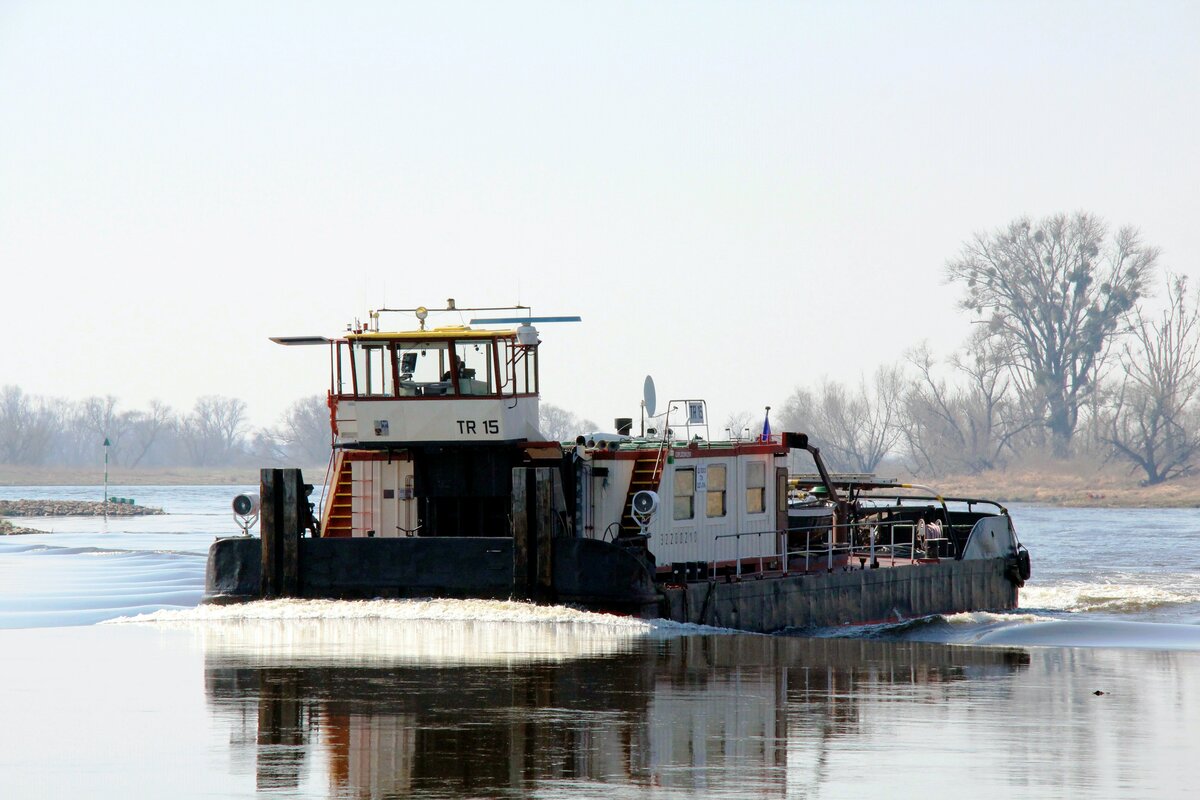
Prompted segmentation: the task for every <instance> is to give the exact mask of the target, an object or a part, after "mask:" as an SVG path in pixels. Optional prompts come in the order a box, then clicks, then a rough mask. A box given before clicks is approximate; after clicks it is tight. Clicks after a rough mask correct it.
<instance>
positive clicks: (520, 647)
mask: <svg viewBox="0 0 1200 800" xmlns="http://www.w3.org/2000/svg"><path fill="white" fill-rule="evenodd" d="M105 624H155V625H164V626H167V627H171V628H188V629H191V630H193V631H194V632H195V633H196V635H197V636H198V638H199V640H200V642H201V643H202V646H203V648H204V650H205V652H206V653H208V654H210V655H214V656H218V657H232V658H235V659H236V660H238V661H239V662H241V663H245V662H247V661H249V662H256V663H264V662H269V663H314V662H315V663H347V662H353V663H376V664H377V663H381V662H382V663H414V662H419V663H439V664H448V663H456V664H473V663H491V664H495V663H514V662H525V661H561V660H565V659H574V658H582V657H595V656H604V655H613V654H616V653H621V652H628V651H629V650H630V649H632V648H633V647H634V646H635V644H636V643H637V642H640V641H645V640H648V639H663V638H671V637H675V636H687V635H692V634H699V633H712V632H718V631H719V632H722V633H728V631H721V630H720V629H715V628H706V627H703V626H698V625H685V624H681V623H676V622H670V621H664V620H642V619H635V618H632V617H619V616H615V615H611V614H598V613H594V612H590V611H581V610H579V609H575V608H569V607H566V606H538V605H533V604H530V603H519V602H511V601H499V600H366V601H336V600H269V601H260V602H254V603H244V604H238V605H228V606H214V605H202V606H198V607H196V608H190V609H182V610H170V611H156V612H154V613H151V614H142V615H139V616H136V617H124V618H119V619H114V620H109V621H108V622H107V623H105Z"/></svg>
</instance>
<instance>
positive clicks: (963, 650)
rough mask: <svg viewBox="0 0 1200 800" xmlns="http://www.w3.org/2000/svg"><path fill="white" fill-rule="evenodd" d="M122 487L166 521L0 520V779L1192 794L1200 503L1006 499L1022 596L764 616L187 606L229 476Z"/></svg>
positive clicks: (730, 791)
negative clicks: (1096, 505)
mask: <svg viewBox="0 0 1200 800" xmlns="http://www.w3.org/2000/svg"><path fill="white" fill-rule="evenodd" d="M247 488H249V487H247ZM110 491H111V492H112V493H113V494H115V495H119V496H133V497H135V498H137V500H138V502H139V503H142V504H146V505H158V506H161V507H163V508H165V509H166V510H167V511H169V512H170V513H169V514H168V515H167V516H157V517H135V518H117V517H113V518H110V519H109V520H108V521H107V522H106V521H104V520H103V519H94V518H77V519H70V518H54V519H39V520H36V521H33V522H29V521H20V520H19V521H18V522H22V523H23V524H26V525H27V526H29V527H37V528H39V529H44V530H47V531H52V532H48V533H46V534H35V535H30V536H14V537H0V797H3V798H9V797H11V798H40V797H47V798H50V797H53V798H67V797H88V798H129V797H170V798H200V797H213V798H217V797H219V798H235V797H288V798H291V797H300V798H399V797H429V798H434V797H539V798H566V797H571V798H575V797H605V798H623V797H671V798H675V797H761V796H767V797H800V798H842V797H845V798H851V797H853V798H860V797H887V798H893V797H919V798H924V799H926V800H927V799H928V798H932V797H970V798H992V797H995V798H1001V797H1003V798H1011V797H1014V796H1025V797H1034V798H1113V797H1131V798H1145V797H1192V796H1195V790H1194V787H1193V786H1192V784H1193V783H1194V781H1193V780H1192V779H1191V775H1192V772H1193V768H1194V764H1195V762H1196V761H1197V759H1198V758H1200V548H1198V547H1197V544H1200V513H1198V512H1197V511H1194V510H1117V511H1114V510H1100V509H1055V508H1044V507H1033V506H1029V507H1019V506H1018V507H1014V508H1012V509H1011V510H1012V512H1013V516H1014V519H1015V520H1016V524H1017V529H1018V532H1019V533H1020V535H1021V538H1022V540H1023V541H1024V542H1025V544H1026V545H1027V546H1028V547H1029V549H1030V551H1031V553H1032V555H1033V568H1034V577H1033V580H1032V581H1031V582H1030V584H1029V585H1028V586H1027V587H1026V588H1025V589H1024V590H1023V591H1022V597H1021V606H1022V608H1021V609H1020V610H1019V611H1017V612H1013V613H1009V614H959V615H954V616H950V617H932V618H928V619H923V620H914V621H909V622H905V623H900V624H895V625H886V626H877V627H869V628H856V629H849V630H846V629H837V630H824V631H815V632H812V634H811V635H808V636H786V637H785V636H774V637H772V636H756V635H747V634H739V633H732V632H727V631H714V630H711V629H701V628H696V627H692V626H681V625H677V624H666V623H647V622H643V621H637V620H630V619H625V618H620V617H612V616H604V615H596V614H589V613H585V612H580V611H577V610H574V609H570V608H555V607H549V608H546V607H535V606H530V605H526V604H522V603H499V602H483V601H371V602H355V603H349V602H346V603H339V602H322V601H307V602H306V601H276V602H263V603H253V604H248V605H244V606H226V607H210V606H199V605H198V603H199V601H200V598H201V595H202V593H203V583H204V558H205V552H206V550H207V548H208V545H209V544H210V543H211V542H212V540H213V538H214V536H216V535H228V534H229V533H231V532H233V530H234V528H233V520H232V517H231V515H230V514H229V513H228V511H227V509H228V508H229V500H230V498H231V497H232V495H233V494H234V492H235V491H237V489H236V488H230V487H114V488H112V489H111V490H110ZM95 494H96V489H95V488H94V487H80V488H71V487H52V488H51V487H48V488H37V487H0V499H18V498H38V497H54V498H64V499H96V498H95V497H94V495H95Z"/></svg>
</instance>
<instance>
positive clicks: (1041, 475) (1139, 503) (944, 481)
mask: <svg viewBox="0 0 1200 800" xmlns="http://www.w3.org/2000/svg"><path fill="white" fill-rule="evenodd" d="M913 480H914V481H916V482H919V483H920V482H924V481H922V480H921V479H919V478H914V479H913ZM929 482H930V483H932V484H933V485H934V486H935V487H936V488H937V489H938V490H939V491H940V492H941V493H942V494H943V496H946V497H981V498H987V499H991V500H996V501H998V502H1001V503H1037V504H1040V505H1052V506H1063V507H1070V508H1200V476H1190V477H1187V478H1180V479H1177V480H1174V481H1170V482H1167V483H1162V484H1159V485H1157V486H1141V485H1139V483H1138V480H1137V478H1136V476H1130V475H1129V474H1128V470H1127V469H1119V468H1118V469H1112V468H1111V467H1105V468H1088V467H1086V466H1081V465H1073V464H1070V463H1067V464H1061V465H1048V466H1043V467H1034V468H1026V469H1016V468H1010V469H1007V470H1004V471H999V470H991V471H988V472H983V473H980V474H979V475H965V476H954V477H946V478H940V479H931V480H930V481H929Z"/></svg>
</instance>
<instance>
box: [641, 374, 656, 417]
mask: <svg viewBox="0 0 1200 800" xmlns="http://www.w3.org/2000/svg"><path fill="white" fill-rule="evenodd" d="M642 400H643V402H645V404H646V416H647V417H653V416H654V404H655V402H656V398H655V396H654V378H651V377H650V376H649V375H647V376H646V384H645V385H644V386H643V387H642Z"/></svg>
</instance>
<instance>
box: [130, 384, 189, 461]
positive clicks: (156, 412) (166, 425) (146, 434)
mask: <svg viewBox="0 0 1200 800" xmlns="http://www.w3.org/2000/svg"><path fill="white" fill-rule="evenodd" d="M177 424H178V422H177V420H176V419H175V414H174V412H173V411H172V410H171V407H170V406H168V405H167V404H166V403H164V402H162V401H161V400H151V401H150V407H149V408H148V409H147V410H146V411H138V412H135V414H134V416H133V419H132V422H131V425H130V430H129V433H128V435H127V438H128V439H129V447H128V450H127V454H126V459H127V463H128V465H129V466H130V467H136V466H138V465H139V464H141V463H142V461H143V460H145V458H146V457H147V456H148V455H149V454H150V453H151V452H152V451H153V450H154V449H155V447H156V445H157V446H161V444H162V442H163V439H164V438H165V436H164V434H167V433H169V432H171V431H173V430H174V429H175V428H176V426H177Z"/></svg>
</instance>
